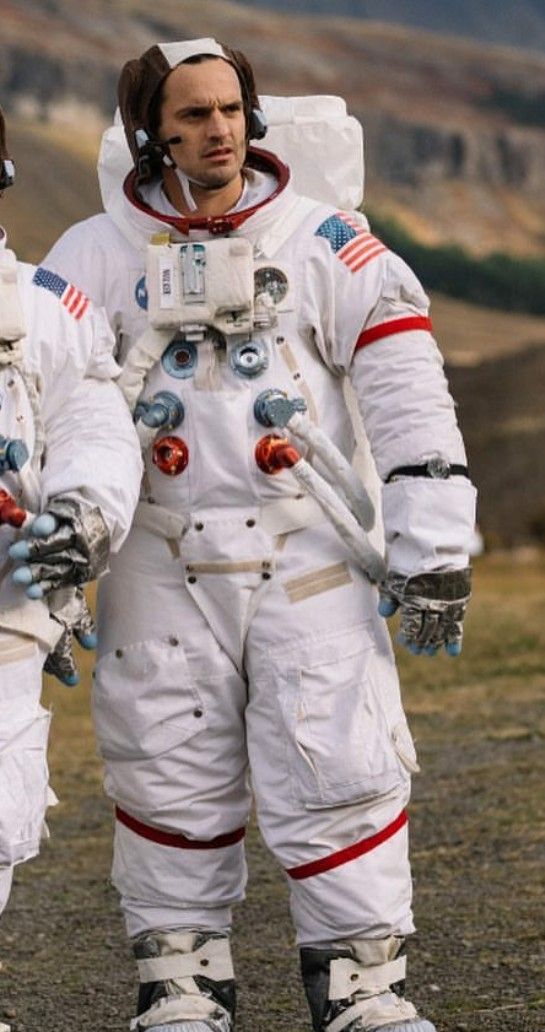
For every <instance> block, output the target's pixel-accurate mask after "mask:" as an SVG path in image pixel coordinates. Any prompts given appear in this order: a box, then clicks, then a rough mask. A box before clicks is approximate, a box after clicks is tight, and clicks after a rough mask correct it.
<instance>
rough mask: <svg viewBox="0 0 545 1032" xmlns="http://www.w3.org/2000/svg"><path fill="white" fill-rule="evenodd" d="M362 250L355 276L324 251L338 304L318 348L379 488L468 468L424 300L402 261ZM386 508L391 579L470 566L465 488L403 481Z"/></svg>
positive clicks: (389, 492)
mask: <svg viewBox="0 0 545 1032" xmlns="http://www.w3.org/2000/svg"><path fill="white" fill-rule="evenodd" d="M371 240H372V241H374V240H375V238H371ZM327 242H329V241H327ZM364 246H366V247H367V248H368V250H367V255H370V257H368V258H367V260H365V251H364V257H363V263H362V264H360V265H359V267H358V264H359V263H358V261H357V259H356V260H355V261H351V262H347V261H343V260H339V257H338V254H339V253H341V252H339V251H337V252H335V251H334V249H333V248H332V247H331V246H329V253H328V249H327V248H326V247H323V246H322V260H323V258H326V259H327V261H328V264H329V276H330V277H331V280H330V287H331V291H332V295H333V297H334V301H333V303H332V305H331V306H330V307H329V309H328V310H323V320H322V329H321V330H320V331H319V332H318V333H317V339H316V343H317V346H318V347H319V349H320V351H321V353H322V356H323V358H324V361H326V363H327V364H328V365H330V367H331V368H332V369H334V370H335V371H338V372H339V374H346V375H348V376H349V378H350V380H351V382H352V385H353V387H354V390H355V394H356V397H357V401H358V406H359V409H360V412H361V415H362V419H363V422H364V426H365V430H366V433H367V436H368V438H369V442H370V446H371V450H372V453H373V457H374V460H375V463H376V467H377V470H378V473H379V475H380V477H381V478H382V480H383V481H385V480H386V479H387V477H388V475H389V474H391V473H392V471H393V470H395V469H397V468H398V467H400V466H415V465H416V466H420V465H422V464H424V463H425V462H426V461H427V460H428V459H429V458H431V457H432V456H436V455H440V456H441V457H442V458H443V459H445V460H446V461H447V462H448V463H449V464H456V465H462V466H464V465H465V464H466V455H465V450H464V445H463V441H462V437H461V434H460V431H459V428H458V425H457V420H456V414H455V408H454V402H453V400H452V397H451V395H450V393H449V389H448V384H447V381H446V378H445V375H444V372H443V361H442V358H441V355H440V353H439V350H438V348H437V345H436V343H435V341H434V339H433V336H432V332H431V322H430V319H429V313H428V307H429V302H428V298H427V297H426V294H425V293H424V291H423V289H422V287H421V285H420V283H419V282H418V280H417V278H416V277H415V275H414V274H413V273H412V271H411V270H410V269H409V268H408V266H407V265H406V264H405V262H403V261H402V259H401V258H399V257H398V256H397V255H395V254H393V253H392V252H390V251H388V250H387V249H386V248H384V247H382V249H381V245H380V242H379V241H376V243H375V244H372V243H369V244H367V243H365V244H364ZM344 253H345V254H346V249H345V252H344ZM314 275H316V272H315V273H314ZM324 294H325V292H324ZM382 507H383V521H384V531H385V539H386V549H387V561H388V566H389V569H391V570H396V571H397V572H399V573H403V574H407V575H409V574H413V573H417V572H419V573H422V572H425V571H428V570H437V569H455V568H459V567H463V566H466V565H467V562H468V551H469V544H470V540H471V537H472V534H473V531H474V525H475V489H474V487H473V486H472V484H471V483H470V481H469V479H467V478H466V477H464V476H461V475H457V476H451V477H450V478H449V479H446V480H431V479H427V478H425V477H414V478H413V477H408V476H405V477H400V478H399V479H396V480H394V481H392V482H390V483H384V484H383V489H382Z"/></svg>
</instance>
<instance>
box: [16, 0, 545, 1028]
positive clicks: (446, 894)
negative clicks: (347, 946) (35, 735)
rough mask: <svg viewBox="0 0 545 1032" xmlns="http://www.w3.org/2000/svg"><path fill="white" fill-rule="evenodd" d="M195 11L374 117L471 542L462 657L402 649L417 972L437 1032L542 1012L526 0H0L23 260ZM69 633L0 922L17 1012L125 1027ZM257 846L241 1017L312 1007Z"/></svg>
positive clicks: (535, 390)
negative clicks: (441, 394)
mask: <svg viewBox="0 0 545 1032" xmlns="http://www.w3.org/2000/svg"><path fill="white" fill-rule="evenodd" d="M333 7H334V14H335V16H334V17H332V13H333ZM201 35H202V36H205V35H214V36H217V37H218V38H219V39H221V40H223V41H225V42H227V43H230V44H232V45H234V46H237V47H240V48H241V49H242V50H244V51H245V52H246V53H247V55H248V56H249V58H250V59H251V61H252V62H253V64H254V67H255V70H256V73H257V77H258V83H259V88H260V91H261V92H262V93H272V94H275V93H277V94H285V95H290V94H308V93H322V94H323V93H334V94H340V95H342V96H343V97H345V98H346V100H347V103H348V108H349V111H350V112H351V113H352V114H354V115H356V116H357V117H358V118H359V119H360V121H361V122H362V125H363V126H364V131H365V138H366V198H365V210H366V212H367V214H368V216H369V218H370V220H371V223H372V226H373V228H374V229H375V231H376V232H377V233H378V234H379V235H382V236H383V237H384V239H385V240H386V241H387V242H388V243H390V244H391V246H393V247H394V248H395V249H396V250H398V251H399V252H400V253H401V254H402V255H403V256H404V257H405V258H406V259H407V260H408V261H409V263H410V264H411V265H412V266H413V267H414V268H415V270H416V271H417V272H418V274H419V275H420V277H421V279H422V280H423V282H424V284H425V286H426V288H427V289H428V291H429V292H430V295H431V297H432V316H433V320H434V324H435V327H436V333H437V338H438V340H439V343H440V346H441V349H442V351H443V353H444V355H445V358H446V362H447V372H448V376H449V379H450V382H451V386H452V389H453V393H454V394H455V397H456V398H457V401H458V404H459V415H460V421H461V423H462V426H463V429H464V432H465V436H466V440H467V444H468V451H469V459H470V465H471V468H472V472H473V477H474V479H475V481H476V482H477V484H478V486H479V488H480V492H481V501H480V517H479V518H480V526H481V529H482V531H483V534H484V538H485V543H486V545H487V546H488V547H487V551H488V554H487V555H485V556H483V557H482V558H480V559H478V560H477V561H476V563H475V566H476V571H475V572H476V578H475V584H476V590H475V598H474V601H473V603H472V605H471V607H470V611H469V616H468V622H467V634H466V643H467V644H466V646H465V649H464V653H463V655H462V657H461V658H460V660H459V661H456V662H455V663H453V662H451V661H449V660H448V659H447V658H446V657H441V658H438V659H437V660H436V661H434V662H433V663H432V662H429V663H426V662H421V661H419V660H418V659H415V658H414V657H411V656H407V655H401V654H400V656H399V660H400V665H401V674H402V682H403V686H404V697H405V701H406V706H407V710H408V714H409V718H410V721H411V725H412V728H413V732H414V733H415V735H416V739H417V745H418V748H419V753H420V760H421V764H422V768H423V776H422V777H421V778H416V779H415V793H414V800H413V803H412V806H411V827H412V842H413V859H414V868H415V875H416V896H415V901H416V918H417V926H418V929H419V933H418V936H417V939H416V941H415V943H414V945H413V946H412V947H411V950H410V957H411V959H410V965H409V970H410V984H409V990H410V995H411V996H414V998H415V1000H416V1001H417V1002H418V1003H419V1004H421V1006H422V1012H423V1013H425V1014H426V1015H427V1016H429V1017H430V1018H431V1019H433V1020H434V1021H435V1022H436V1024H437V1028H438V1032H543V1029H545V996H544V990H543V970H544V969H545V954H544V942H543V914H544V904H545V880H544V878H543V869H544V863H543V861H544V859H545V856H544V852H545V831H544V818H545V813H544V807H545V793H544V791H543V784H544V776H545V754H544V749H543V742H544V739H545V711H544V705H543V698H544V689H545V661H544V654H545V631H544V623H543V616H542V614H543V605H544V601H545V560H544V555H543V551H542V546H543V544H544V543H545V407H544V405H543V393H544V384H545V188H544V173H543V170H544V168H545V0H520V2H519V3H516V4H515V3H512V2H503V3H502V4H501V5H500V4H498V3H497V2H495V0H481V2H480V3H478V4H475V3H474V2H471V0H451V2H450V3H449V4H448V5H446V4H438V3H437V2H436V0H412V2H411V3H406V2H404V0H336V3H335V5H333V4H331V2H330V0H327V3H326V0H274V2H273V0H268V2H267V0H254V2H252V3H250V2H247V3H234V2H230V0H155V2H154V3H153V4H152V3H150V0H86V2H85V3H79V4H76V3H74V0H0V102H1V103H2V105H3V106H4V107H5V109H6V111H7V112H8V117H9V120H10V124H9V128H10V141H11V145H12V151H13V154H14V157H15V158H16V160H17V166H18V185H17V188H16V189H14V190H12V191H9V192H8V193H6V195H5V198H4V200H3V201H2V208H1V214H0V219H1V221H2V223H3V224H4V225H6V227H7V228H8V231H9V234H10V241H11V244H12V246H13V247H14V248H15V249H16V250H17V252H18V254H19V257H21V258H24V259H27V260H32V261H37V260H39V259H40V258H41V257H42V256H43V254H44V253H45V252H46V251H47V249H48V248H49V247H50V245H51V244H52V243H53V241H54V240H55V239H56V237H57V236H58V235H59V233H61V232H62V231H63V230H64V229H65V228H66V227H67V226H68V225H69V224H70V223H72V222H73V221H75V220H77V219H80V218H84V217H86V216H87V215H89V214H91V213H93V212H95V211H98V210H99V209H100V206H101V205H100V198H99V193H98V188H97V183H96V173H95V163H96V154H97V149H98V144H99V140H100V135H101V132H102V130H103V129H104V127H105V126H106V125H107V124H109V122H110V120H111V116H112V113H113V109H114V107H115V93H116V82H117V77H118V73H119V69H120V67H121V65H122V64H123V63H124V61H125V60H127V59H128V58H130V57H134V56H136V55H137V54H139V53H140V52H142V51H143V50H144V49H145V48H146V47H148V46H150V45H151V44H152V43H154V42H157V41H160V40H164V41H167V40H175V39H180V38H186V37H190V36H201ZM80 658H81V659H82V664H83V672H84V677H83V681H82V687H81V688H80V689H78V690H77V691H76V692H67V691H66V690H65V689H64V690H63V689H61V688H59V687H58V686H56V685H53V684H51V683H48V685H47V689H46V702H48V703H51V704H52V705H53V706H54V708H55V710H56V711H57V712H56V714H55V720H54V722H53V735H52V749H51V759H52V773H53V779H52V780H53V785H54V787H55V789H56V790H57V791H58V793H59V795H60V797H61V805H60V806H58V807H57V808H56V809H55V810H54V811H52V813H51V820H50V823H51V828H52V831H53V838H52V840H51V843H48V844H46V845H45V846H44V850H43V853H42V855H41V856H40V858H38V859H37V860H36V861H33V862H32V863H31V864H28V865H25V866H23V867H22V868H20V869H19V870H18V871H17V877H16V882H15V889H14V895H13V899H12V901H11V903H10V907H9V909H8V912H7V913H6V915H5V919H4V920H3V921H2V925H1V926H0V957H1V962H0V965H1V966H0V1021H1V1020H2V1019H3V1020H8V1021H9V1022H10V1023H11V1024H12V1027H13V1030H14V1032H38V1030H40V1032H41V1030H42V1029H45V1028H50V1029H57V1028H58V1029H62V1032H94V1030H95V1029H96V1028H100V1029H104V1030H107V1032H122V1030H125V1029H127V1028H128V1022H129V1018H130V1016H131V1015H132V1013H133V1001H134V997H135V991H136V989H135V974H134V969H133V964H132V961H131V958H130V954H129V949H128V946H127V944H126V942H125V939H124V935H123V930H122V926H121V920H120V918H119V915H118V913H117V908H116V902H115V894H114V892H113V890H112V889H111V887H110V886H109V885H108V867H109V861H110V851H111V813H110V807H109V805H108V803H107V802H106V801H105V800H104V798H103V797H102V796H101V792H100V781H101V771H100V765H99V763H98V762H97V759H96V756H95V752H94V743H93V736H92V730H91V724H90V717H89V699H88V696H89V686H90V680H91V665H92V658H91V657H80ZM249 860H250V867H251V871H252V875H253V877H252V880H251V883H250V889H249V898H248V901H247V903H246V904H245V906H244V907H242V908H240V909H239V911H238V912H237V918H236V926H235V950H236V961H237V966H238V968H239V972H240V979H241V989H242V992H241V1003H240V1023H239V1026H238V1028H239V1030H240V1032H286V1030H287V1029H288V1028H289V1029H290V1030H291V1032H307V1030H308V1028H309V1023H308V1019H307V1016H306V1011H305V1005H304V1001H303V998H302V992H301V989H300V986H299V983H298V978H297V970H296V959H295V955H294V946H293V941H292V938H293V937H292V931H291V927H290V923H289V918H288V910H287V900H286V889H285V885H284V883H283V880H282V878H281V875H280V874H279V873H278V872H277V871H276V870H275V869H274V868H273V867H272V866H271V863H270V860H269V858H268V857H267V855H266V854H265V852H264V850H263V848H262V846H261V845H260V844H259V839H258V836H257V834H256V831H255V829H252V830H251V833H250V835H249Z"/></svg>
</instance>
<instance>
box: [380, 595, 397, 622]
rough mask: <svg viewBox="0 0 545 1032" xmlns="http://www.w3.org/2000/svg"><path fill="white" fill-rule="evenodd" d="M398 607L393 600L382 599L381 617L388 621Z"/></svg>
mask: <svg viewBox="0 0 545 1032" xmlns="http://www.w3.org/2000/svg"><path fill="white" fill-rule="evenodd" d="M397 607H398V604H397V602H394V600H393V598H381V599H380V601H379V604H378V611H379V615H380V616H384V617H385V618H386V619H388V617H389V616H393V615H394V613H395V611H396V609H397Z"/></svg>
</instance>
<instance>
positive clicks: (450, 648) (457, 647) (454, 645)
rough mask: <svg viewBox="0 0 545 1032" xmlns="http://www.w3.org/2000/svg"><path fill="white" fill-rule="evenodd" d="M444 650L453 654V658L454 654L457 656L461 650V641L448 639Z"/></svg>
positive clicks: (450, 654)
mask: <svg viewBox="0 0 545 1032" xmlns="http://www.w3.org/2000/svg"><path fill="white" fill-rule="evenodd" d="M445 650H446V652H447V655H449V656H453V657H454V658H455V657H456V656H459V655H460V653H461V651H462V643H461V641H449V642H448V643H447V644H446V645H445Z"/></svg>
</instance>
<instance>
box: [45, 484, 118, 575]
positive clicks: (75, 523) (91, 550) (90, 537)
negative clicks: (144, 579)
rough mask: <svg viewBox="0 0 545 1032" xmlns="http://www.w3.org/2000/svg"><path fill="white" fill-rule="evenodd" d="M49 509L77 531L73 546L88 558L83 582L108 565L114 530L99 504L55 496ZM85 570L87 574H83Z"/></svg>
mask: <svg viewBox="0 0 545 1032" xmlns="http://www.w3.org/2000/svg"><path fill="white" fill-rule="evenodd" d="M47 511H48V512H50V513H52V514H53V515H54V516H56V517H57V519H58V520H59V522H60V523H66V524H69V526H70V527H71V529H72V532H73V538H72V541H71V548H72V549H75V551H77V552H79V553H80V554H81V555H82V556H83V558H84V560H85V570H82V576H81V578H78V582H79V583H84V581H92V580H95V578H96V577H98V576H100V574H101V573H104V570H106V568H107V566H108V556H109V553H110V533H109V531H108V528H107V526H106V523H105V521H104V517H103V516H102V513H101V511H100V509H99V508H98V506H96V505H95V506H94V507H93V508H92V509H88V508H87V507H86V506H83V505H81V504H80V503H79V502H77V501H76V500H75V499H74V498H54V499H52V501H51V502H50V503H49V505H48V506H47ZM83 573H85V576H83Z"/></svg>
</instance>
